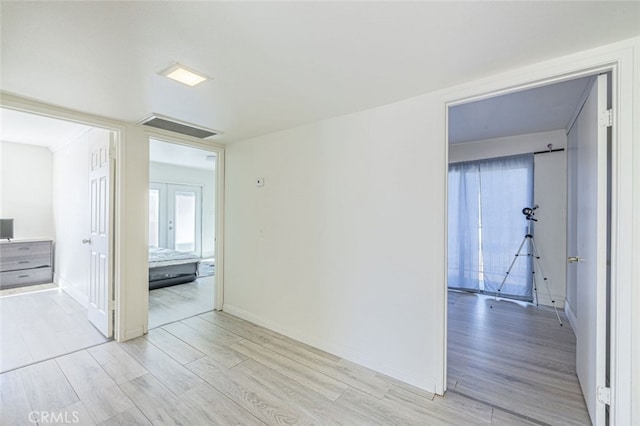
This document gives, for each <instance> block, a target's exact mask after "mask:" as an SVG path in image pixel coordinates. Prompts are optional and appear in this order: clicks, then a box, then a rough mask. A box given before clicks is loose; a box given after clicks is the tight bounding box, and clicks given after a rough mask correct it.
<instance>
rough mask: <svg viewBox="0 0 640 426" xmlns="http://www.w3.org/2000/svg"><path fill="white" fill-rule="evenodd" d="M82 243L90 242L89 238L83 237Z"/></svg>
mask: <svg viewBox="0 0 640 426" xmlns="http://www.w3.org/2000/svg"><path fill="white" fill-rule="evenodd" d="M82 244H91V238H83V239H82Z"/></svg>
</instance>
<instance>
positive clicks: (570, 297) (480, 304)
mask: <svg viewBox="0 0 640 426" xmlns="http://www.w3.org/2000/svg"><path fill="white" fill-rule="evenodd" d="M593 85H594V78H593V77H592V76H588V75H587V76H581V77H579V78H574V79H570V80H564V81H562V82H559V83H554V84H547V85H542V86H539V87H536V88H534V89H528V90H520V91H518V90H516V91H514V92H511V93H509V94H506V95H501V96H495V97H489V98H484V99H483V100H481V101H472V102H464V101H461V102H460V103H456V104H453V105H450V106H449V107H448V123H449V124H448V127H449V129H448V130H449V131H448V134H449V140H448V142H449V163H450V164H451V163H456V162H459V161H469V162H474V161H476V162H477V161H479V160H481V159H486V158H496V157H507V156H509V155H514V154H524V153H528V154H530V155H532V156H534V157H535V160H534V161H535V170H536V172H535V174H536V175H542V176H536V179H535V182H536V191H535V193H536V195H535V197H534V199H533V200H532V204H531V205H527V206H525V205H523V206H521V207H522V208H523V209H522V210H523V213H524V210H525V208H533V209H535V208H536V206H537V205H538V204H539V205H540V207H541V209H540V211H545V212H551V213H552V214H550V215H547V216H546V217H545V220H541V221H540V222H536V223H535V231H534V232H529V234H532V235H535V239H536V240H537V239H538V237H541V239H542V240H545V239H547V240H548V241H546V242H544V243H543V242H542V241H536V243H538V244H536V245H537V246H538V250H539V253H535V252H534V253H532V252H531V251H529V252H528V253H527V254H526V258H525V259H520V258H519V256H518V254H519V253H520V251H519V250H518V246H517V244H512V245H513V247H512V249H511V254H510V255H509V256H507V255H506V254H505V253H501V254H500V256H501V257H503V258H504V261H503V262H502V265H501V266H500V267H499V268H497V269H496V270H495V271H485V270H483V268H486V264H484V263H483V261H482V256H483V254H482V250H496V247H495V246H490V247H488V248H487V247H483V246H482V245H481V244H482V243H481V242H480V243H479V244H480V255H479V257H480V260H479V268H478V269H479V271H475V269H474V268H471V269H472V270H471V271H470V272H471V276H475V277H476V278H477V277H480V278H477V279H480V280H486V281H487V282H489V285H488V286H486V285H485V286H483V287H485V288H486V287H489V288H492V289H493V293H490V294H488V295H487V296H485V295H482V294H479V292H475V293H473V294H472V293H468V292H451V290H450V291H449V301H448V327H447V335H448V378H449V381H448V383H449V385H448V388H449V391H451V392H453V393H457V394H459V395H461V396H464V397H468V398H471V399H474V400H477V401H482V402H485V403H487V404H489V405H492V406H494V408H496V409H499V410H502V411H504V412H505V413H508V414H509V415H511V416H515V418H517V417H519V418H520V419H535V420H538V421H542V422H545V423H552V424H553V423H564V422H571V421H577V422H580V423H581V422H589V415H588V413H587V408H586V407H587V406H589V411H590V412H591V406H592V405H593V404H594V397H593V395H590V394H588V393H585V395H584V398H583V395H582V391H581V387H580V383H582V388H583V389H584V386H585V383H588V385H587V386H589V389H590V387H591V385H592V383H591V380H590V378H588V377H585V374H584V373H583V374H580V373H579V372H578V375H579V379H580V382H579V381H578V380H577V378H576V360H575V359H576V338H575V335H574V333H573V331H572V329H571V328H570V327H561V325H562V323H565V324H567V323H569V324H570V325H571V326H572V327H573V328H575V327H576V321H575V310H576V309H577V308H576V297H575V294H573V293H572V292H571V291H570V290H571V289H570V287H567V284H566V277H567V275H566V259H567V254H568V253H567V251H566V249H564V247H566V244H567V240H566V235H567V229H566V224H567V223H572V222H573V221H574V220H575V219H576V218H575V212H574V211H573V210H571V212H572V213H571V214H572V215H573V216H569V217H567V216H566V208H567V201H571V200H570V199H569V200H568V199H567V195H566V194H567V184H566V176H567V172H568V169H567V168H566V164H567V162H566V158H567V157H566V151H565V150H566V148H567V133H568V132H569V129H570V128H571V127H572V126H573V123H574V122H575V121H576V119H577V117H580V114H581V111H582V110H583V105H584V104H585V102H586V101H587V98H588V94H589V93H590V91H591V88H592V87H593ZM514 113H515V114H517V116H513V115H512V114H514ZM545 116H546V119H545ZM523 117H525V118H527V120H528V121H529V122H526V121H527V120H522V118H523ZM558 118H560V119H561V123H560V124H561V126H560V127H558V124H553V121H554V120H553V119H558ZM591 120H592V123H593V122H595V123H596V124H595V126H596V127H597V123H598V120H599V117H598V116H597V115H596V114H593V117H591ZM505 123H506V124H505ZM474 126H476V127H474ZM559 156H560V157H562V158H561V161H560V162H558V161H557V159H558V158H559ZM553 158H555V159H554V162H555V164H556V166H555V168H556V169H557V168H558V167H560V168H561V169H562V170H560V172H559V173H557V175H558V176H559V178H557V179H551V180H549V179H548V173H550V172H551V173H553V172H554V170H553V168H549V164H551V163H549V160H550V159H553ZM538 159H540V161H538ZM543 159H544V160H543ZM539 164H540V165H541V166H542V167H538V166H539ZM569 167H571V163H569ZM543 170H544V173H545V174H547V176H544V175H543ZM556 171H557V170H556ZM569 173H570V170H569ZM545 178H546V180H547V181H548V182H547V183H546V188H545V187H544V185H542V187H538V186H540V185H539V184H540V183H544V182H545ZM453 182H454V183H455V180H454V181H453ZM451 183H452V181H451V179H450V180H449V184H451ZM506 186H508V184H507V185H506ZM451 190H452V188H449V193H450V195H451ZM558 192H560V193H562V194H564V195H563V196H562V197H557V193H558ZM539 196H542V198H543V199H544V200H545V201H544V202H542V201H538V200H539V198H538V197H539ZM471 197H472V198H473V194H472V195H471ZM554 198H555V199H556V200H558V199H559V201H561V202H562V203H563V204H564V205H563V206H561V208H558V206H553V203H554V202H553V199H554ZM505 205H506V204H505ZM550 207H551V208H550ZM449 208H450V209H451V201H450V203H449ZM518 210H519V209H518ZM558 212H560V213H563V214H558ZM457 213H459V211H457V210H456V211H451V212H450V215H451V214H457ZM465 214H467V213H465ZM469 214H471V216H474V215H476V212H475V210H474V211H473V212H470V213H469ZM519 214H520V212H519V211H516V210H515V209H514V211H513V212H512V215H514V216H515V215H519ZM554 216H555V217H554ZM558 216H560V217H558ZM450 219H451V216H450ZM522 219H523V223H524V217H523V218H522ZM527 219H530V217H527ZM538 219H542V217H537V218H536V219H535V220H538ZM601 220H602V219H601ZM605 221H606V220H605ZM501 222H504V221H501ZM558 224H561V225H562V226H561V227H560V228H561V229H557V228H558V226H557V225H558ZM549 225H551V228H554V227H555V228H556V229H555V230H553V231H552V232H549V229H547V231H546V232H545V231H544V229H545V228H548V226H549ZM489 231H490V230H488V229H477V230H476V233H475V234H474V237H476V236H477V235H478V233H480V235H482V234H483V233H484V232H489ZM526 233H527V232H523V234H526ZM545 233H546V237H545ZM558 235H560V236H562V242H561V244H558V243H555V244H554V243H553V237H554V236H555V238H556V240H557V237H558ZM452 237H455V238H459V236H458V234H457V233H452V232H451V225H450V228H449V238H450V241H449V258H450V259H451V252H452V250H453V251H454V252H455V250H456V247H457V246H459V245H460V244H459V243H461V241H451V238H452ZM514 238H516V237H515V236H514ZM521 238H522V235H518V236H517V238H516V239H521ZM477 239H479V238H476V240H477ZM533 239H534V238H533V236H532V237H531V238H530V240H531V241H533ZM605 240H606V238H605ZM468 243H469V241H468V240H466V242H465V241H463V242H462V246H464V247H466V248H467V249H468V248H469V247H468V246H469V244H468ZM541 246H542V247H548V248H549V250H545V249H542V250H541V249H540V248H541ZM554 246H561V247H562V248H563V249H562V250H561V251H559V252H558V251H557V250H556V252H555V253H554V252H553V247H554ZM473 247H474V245H472V246H471V250H473ZM502 249H503V251H504V250H505V249H506V250H508V248H505V247H503V248H502ZM534 250H535V249H534ZM514 255H515V258H514V257H513V256H514ZM538 255H539V257H540V258H541V259H542V261H541V263H544V264H547V263H551V264H555V265H557V266H558V267H556V266H553V265H552V266H553V267H552V268H549V269H547V268H545V269H546V273H551V275H553V276H554V278H553V279H552V280H548V278H547V275H545V271H542V270H541V269H540V268H539V269H538V270H537V271H536V270H535V267H536V265H535V264H534V263H535V262H534V261H535V260H536V258H537V257H538ZM516 262H519V263H526V264H527V267H528V268H529V269H530V270H531V271H532V272H533V273H534V274H537V278H538V285H537V289H536V286H535V281H534V291H533V293H534V294H533V297H532V300H531V301H534V302H535V303H534V305H531V304H526V303H522V302H517V301H515V300H513V299H511V300H508V299H507V298H504V297H502V296H504V294H499V295H500V296H501V297H500V298H499V299H496V298H494V297H491V296H495V294H496V290H495V289H496V288H501V286H503V285H504V283H505V281H513V280H514V279H516V277H513V276H510V275H509V272H508V271H510V270H511V268H510V267H509V264H512V265H513V263H516ZM508 267H509V269H507V268H508ZM452 268H453V269H455V270H457V268H459V265H458V264H456V265H451V264H449V268H448V269H449V280H448V281H449V287H451V285H452V284H454V286H455V279H456V277H455V275H452V273H451V269H452ZM550 269H551V271H550ZM556 269H557V270H561V271H562V272H561V273H557V272H556V271H555V270H556ZM505 271H507V272H505ZM458 272H459V273H460V272H461V271H459V270H458ZM464 272H469V271H464ZM492 273H493V274H495V275H497V277H496V278H492V277H491V274H492ZM533 279H534V280H535V279H536V275H533ZM550 284H555V286H551V289H550V290H549V289H548V287H549V286H550ZM545 293H547V295H548V297H544V296H545ZM556 302H559V303H557V305H556ZM545 305H547V306H545ZM549 305H550V306H549ZM554 305H555V306H554ZM554 307H555V308H558V309H559V310H560V311H561V312H560V316H559V317H558V319H559V320H561V321H562V322H561V323H560V324H559V323H558V321H555V315H554V311H553V308H554ZM565 310H566V311H567V312H568V317H567V315H565V313H564V312H562V311H565ZM583 316H584V314H583ZM547 317H548V318H547ZM572 317H573V318H572ZM578 331H580V330H578ZM582 332H583V333H584V330H582ZM590 333H591V332H590ZM576 334H577V335H578V337H580V335H581V334H580V333H576ZM582 339H583V340H584V339H585V338H584V337H582ZM577 343H578V345H577V346H578V347H580V342H577ZM543 360H546V361H543ZM593 387H594V388H595V385H593ZM556 392H557V395H556ZM519 399H520V401H519V402H518V400H519ZM585 399H586V404H585ZM515 418H514V420H515ZM592 418H593V414H592Z"/></svg>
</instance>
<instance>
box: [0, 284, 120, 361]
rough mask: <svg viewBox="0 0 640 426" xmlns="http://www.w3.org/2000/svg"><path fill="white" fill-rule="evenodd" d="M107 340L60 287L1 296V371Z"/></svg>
mask: <svg viewBox="0 0 640 426" xmlns="http://www.w3.org/2000/svg"><path fill="white" fill-rule="evenodd" d="M107 340H108V339H106V338H105V337H104V336H103V335H102V334H100V332H99V331H98V330H96V329H95V328H94V327H93V326H92V325H91V323H89V321H88V320H87V309H86V308H85V307H84V306H82V305H80V304H79V303H78V302H76V301H75V300H74V299H73V298H72V297H71V296H69V295H68V294H66V293H65V292H63V291H61V290H59V289H58V288H54V289H50V290H46V291H38V292H30V293H23V294H15V295H10V296H3V297H0V372H4V371H8V370H11V369H14V368H18V367H21V366H24V365H28V364H32V363H34V362H38V361H42V360H45V359H49V358H53V357H56V356H59V355H62V354H66V353H69V352H73V351H77V350H78V349H83V348H87V347H89V346H93V345H97V344H100V343H104V342H106V341H107Z"/></svg>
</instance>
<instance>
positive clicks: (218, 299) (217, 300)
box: [144, 128, 225, 333]
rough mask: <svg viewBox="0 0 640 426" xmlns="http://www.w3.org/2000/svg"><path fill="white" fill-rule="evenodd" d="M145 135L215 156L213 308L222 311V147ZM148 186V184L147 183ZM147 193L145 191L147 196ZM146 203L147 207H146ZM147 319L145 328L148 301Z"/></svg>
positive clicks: (165, 134)
mask: <svg viewBox="0 0 640 426" xmlns="http://www.w3.org/2000/svg"><path fill="white" fill-rule="evenodd" d="M145 133H146V135H147V136H148V138H149V141H150V140H151V139H155V140H159V141H161V142H167V143H172V144H176V145H182V146H186V147H191V148H198V149H202V150H205V151H210V152H212V153H214V154H215V155H216V220H215V235H216V241H215V250H216V273H215V275H214V279H215V289H216V290H215V295H214V307H213V309H214V310H216V311H222V306H223V304H224V211H225V209H224V186H225V185H224V145H221V144H218V143H215V142H211V141H204V140H202V139H196V138H192V137H189V136H182V135H178V134H175V133H171V132H168V131H164V130H160V129H153V128H149V129H145ZM149 162H150V158H149V151H148V150H147V163H149ZM148 184H149V183H148ZM148 193H149V191H148V189H147V194H148ZM148 204H149V203H148V201H147V205H148ZM144 309H146V313H145V317H146V318H147V327H146V329H145V333H146V330H148V322H149V300H148V298H147V303H146V305H145V308H144Z"/></svg>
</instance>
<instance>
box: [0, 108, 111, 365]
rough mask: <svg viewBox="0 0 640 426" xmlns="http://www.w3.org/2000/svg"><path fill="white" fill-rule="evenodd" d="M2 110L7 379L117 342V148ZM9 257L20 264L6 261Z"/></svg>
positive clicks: (94, 129)
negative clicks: (10, 234)
mask: <svg viewBox="0 0 640 426" xmlns="http://www.w3.org/2000/svg"><path fill="white" fill-rule="evenodd" d="M1 111H2V121H3V126H2V127H3V129H2V133H3V134H2V139H3V142H2V147H1V151H2V154H1V155H0V157H2V167H1V168H2V173H3V176H2V179H1V181H2V191H0V192H2V193H3V202H2V207H1V208H0V210H1V211H0V216H2V217H3V218H4V217H10V218H12V219H13V222H14V225H15V227H14V231H15V232H14V239H12V240H11V242H8V241H5V242H3V243H1V244H2V249H3V254H2V257H3V262H2V268H3V270H2V277H1V278H0V281H1V283H0V284H1V286H2V287H3V288H4V289H3V290H1V293H0V305H1V309H0V311H2V318H1V319H0V322H1V323H2V347H3V351H2V356H1V358H0V370H2V371H7V370H11V369H14V368H18V367H21V366H24V365H28V364H30V363H33V362H38V361H41V360H43V359H48V358H51V357H53V356H59V355H62V354H65V353H69V352H72V351H76V350H78V349H83V348H87V347H90V346H93V345H96V344H101V343H104V342H105V341H107V340H108V339H109V338H111V337H112V336H113V334H114V309H113V307H114V303H113V301H114V299H115V296H114V288H115V286H114V282H113V279H114V277H113V261H114V241H115V240H114V235H115V228H114V221H113V219H114V208H113V206H114V202H113V201H114V198H115V197H117V194H115V193H114V192H113V188H114V185H113V183H114V180H115V177H116V176H115V174H116V173H115V172H116V170H115V169H114V167H115V166H116V163H117V152H118V150H119V145H120V141H119V131H118V130H116V129H111V128H107V127H98V126H96V125H95V123H90V122H86V123H85V122H80V121H75V120H74V121H70V120H69V119H67V118H60V117H57V116H56V114H55V111H54V112H47V113H46V114H45V113H44V112H38V113H36V112H32V111H30V110H27V109H22V108H15V109H14V108H5V107H3V108H2V110H1ZM100 152H101V154H100ZM92 154H95V155H92ZM92 159H93V160H95V161H92ZM102 166H106V169H105V168H104V167H102ZM92 173H93V174H92ZM25 174H26V175H27V176H28V177H25ZM92 177H93V178H95V179H93V180H92ZM92 181H93V183H94V184H95V185H92ZM100 195H102V196H100ZM92 200H94V201H95V203H92ZM92 205H93V207H95V209H93V213H95V214H92ZM5 249H6V250H5ZM14 253H15V254H17V255H18V256H19V257H20V258H19V259H18V258H17V257H16V259H15V262H8V261H10V260H11V259H13V257H14V256H13V254H14ZM82 259H84V261H83V260H82ZM13 277H15V278H16V279H17V280H14V279H13ZM5 278H6V279H5ZM92 278H95V279H94V280H92ZM20 280H24V281H25V282H18V281H20Z"/></svg>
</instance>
